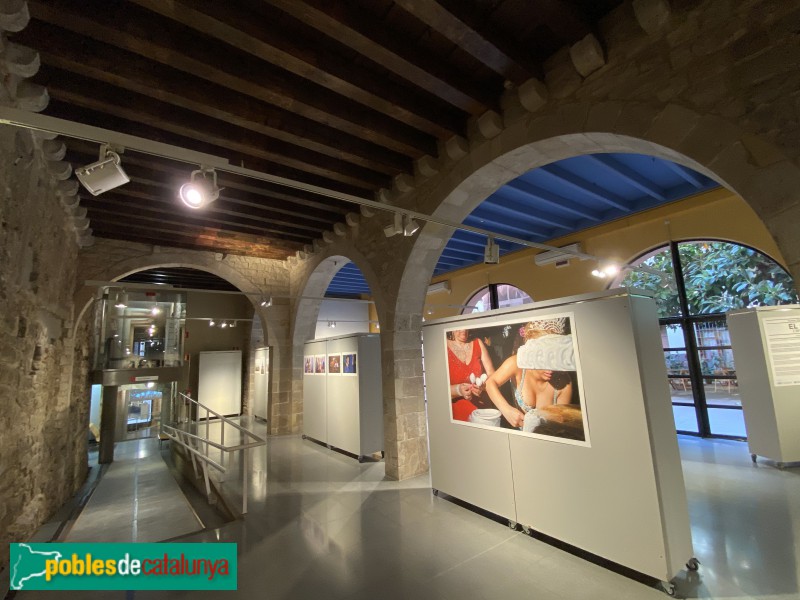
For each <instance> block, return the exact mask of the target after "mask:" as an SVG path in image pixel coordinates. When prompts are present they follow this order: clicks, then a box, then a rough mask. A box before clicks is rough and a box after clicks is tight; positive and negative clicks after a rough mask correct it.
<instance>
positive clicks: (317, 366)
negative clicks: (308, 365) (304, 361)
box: [314, 354, 325, 375]
mask: <svg viewBox="0 0 800 600" xmlns="http://www.w3.org/2000/svg"><path fill="white" fill-rule="evenodd" d="M314 373H315V374H317V375H325V355H324V354H319V355H317V356H315V357H314Z"/></svg>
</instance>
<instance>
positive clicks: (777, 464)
mask: <svg viewBox="0 0 800 600" xmlns="http://www.w3.org/2000/svg"><path fill="white" fill-rule="evenodd" d="M775 466H776V467H778V470H780V471H783V470H784V469H785V468H786V463H782V462H779V463H775Z"/></svg>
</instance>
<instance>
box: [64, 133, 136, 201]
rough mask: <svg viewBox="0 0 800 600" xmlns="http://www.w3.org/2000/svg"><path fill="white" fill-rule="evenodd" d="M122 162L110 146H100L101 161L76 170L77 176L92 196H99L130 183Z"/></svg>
mask: <svg viewBox="0 0 800 600" xmlns="http://www.w3.org/2000/svg"><path fill="white" fill-rule="evenodd" d="M120 162H121V161H120V158H119V154H117V153H116V152H114V151H113V150H111V148H109V146H108V144H103V145H102V146H100V159H99V160H98V161H97V162H93V163H92V164H90V165H86V166H85V167H81V168H79V169H75V175H76V176H77V177H78V181H80V182H81V183H82V184H83V187H85V188H86V189H87V190H89V193H90V194H92V196H98V195H100V194H102V193H103V192H107V191H108V190H113V189H114V188H117V187H119V186H121V185H124V184H126V183H128V182H129V181H130V178H129V177H128V175H127V174H126V173H125V171H123V170H122V167H121V166H120Z"/></svg>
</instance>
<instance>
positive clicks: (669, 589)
mask: <svg viewBox="0 0 800 600" xmlns="http://www.w3.org/2000/svg"><path fill="white" fill-rule="evenodd" d="M661 591H662V592H664V593H665V594H666V595H667V596H675V584H674V583H670V582H669V581H662V582H661Z"/></svg>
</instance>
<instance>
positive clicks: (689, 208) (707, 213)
mask: <svg viewBox="0 0 800 600" xmlns="http://www.w3.org/2000/svg"><path fill="white" fill-rule="evenodd" d="M689 239H722V240H728V241H732V242H737V243H740V244H746V245H748V246H752V247H753V248H756V249H757V250H760V251H761V252H764V253H765V254H767V255H769V256H771V257H772V258H774V259H775V260H777V261H778V262H780V263H781V264H784V265H785V263H784V260H783V257H782V256H781V254H780V251H779V250H778V248H777V246H776V245H775V241H774V240H773V239H772V236H770V234H769V232H768V231H767V228H766V227H765V226H764V223H763V222H762V221H761V219H759V218H758V217H757V216H756V214H755V212H754V211H753V209H752V208H750V206H748V204H747V203H746V202H744V200H742V199H741V198H739V197H738V196H736V195H734V194H732V193H731V192H729V191H727V190H725V189H723V188H719V189H716V190H712V191H710V192H706V193H703V194H698V195H696V196H692V197H690V198H687V199H684V200H681V201H679V202H673V203H670V204H668V205H666V206H662V207H659V208H655V209H652V210H648V211H645V212H642V213H638V214H636V215H632V216H630V217H625V218H623V219H618V220H616V221H613V222H611V223H607V224H605V225H600V226H597V227H592V228H590V229H586V230H584V231H582V232H579V233H577V234H574V235H569V236H565V237H562V238H558V239H556V240H553V241H552V242H550V243H552V245H554V246H563V245H566V244H572V243H574V242H580V243H581V245H582V248H583V251H584V252H587V253H589V254H593V255H596V256H598V257H601V258H604V259H608V260H613V261H618V262H623V263H625V262H629V261H631V260H633V259H635V258H636V257H638V256H639V255H641V254H642V253H644V252H645V251H647V250H650V249H652V248H656V247H659V246H663V245H665V244H667V243H668V242H669V241H670V240H689ZM538 252H539V250H534V249H526V250H520V251H518V252H515V253H513V254H510V255H507V256H504V257H502V258H501V260H500V264H499V265H484V264H480V265H475V266H473V267H468V268H465V269H461V270H459V271H456V272H453V273H449V274H447V275H442V276H439V277H435V278H434V279H433V281H434V282H438V281H446V280H447V281H449V282H450V294H449V295H448V294H445V293H437V294H432V295H430V296H428V298H427V302H426V313H427V311H428V310H431V311H433V312H432V314H430V315H428V314H426V316H425V318H426V319H435V318H439V317H446V316H450V315H455V314H458V313H459V312H460V311H461V309H460V308H455V307H447V306H443V305H445V304H465V303H466V301H467V300H468V299H469V298H470V296H472V294H474V293H475V292H476V291H477V290H479V289H481V288H483V287H485V286H486V285H488V284H489V283H509V284H512V285H515V286H517V287H518V288H520V289H522V290H524V291H525V292H527V293H528V294H529V295H530V296H532V297H533V299H534V300H548V299H551V298H560V297H564V296H572V295H575V294H582V293H586V292H593V291H600V290H602V289H605V287H606V286H607V285H608V281H607V280H602V279H598V278H597V277H593V276H592V275H591V271H592V269H595V268H597V263H596V262H595V261H588V260H587V261H579V260H573V261H570V265H569V266H568V267H563V268H556V267H555V265H546V266H542V267H538V266H536V264H535V263H534V261H533V257H534V255H536V254H537V253H538Z"/></svg>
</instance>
